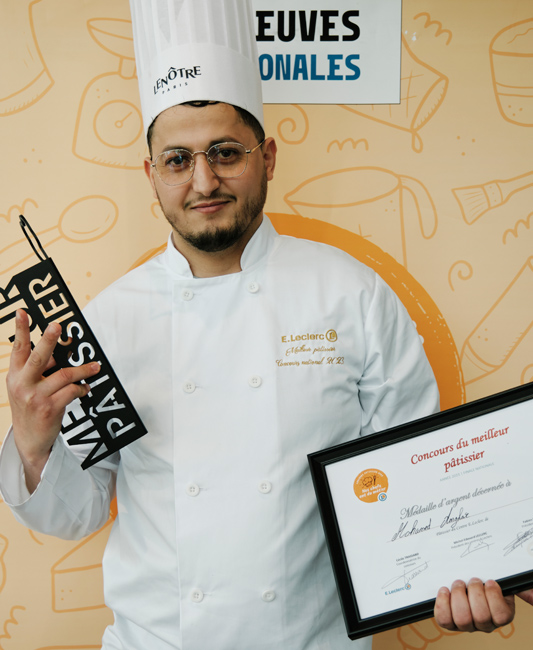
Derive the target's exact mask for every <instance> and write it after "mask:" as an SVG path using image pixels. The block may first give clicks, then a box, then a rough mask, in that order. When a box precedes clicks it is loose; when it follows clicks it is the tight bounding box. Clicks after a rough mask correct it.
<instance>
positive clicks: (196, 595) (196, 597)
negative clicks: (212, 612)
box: [190, 589, 204, 603]
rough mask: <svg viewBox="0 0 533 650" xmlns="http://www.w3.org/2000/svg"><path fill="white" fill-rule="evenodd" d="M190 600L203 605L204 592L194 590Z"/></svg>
mask: <svg viewBox="0 0 533 650" xmlns="http://www.w3.org/2000/svg"><path fill="white" fill-rule="evenodd" d="M190 598H191V600H192V602H193V603H201V602H202V600H203V599H204V592H203V591H202V590H201V589H193V590H192V591H191V596H190Z"/></svg>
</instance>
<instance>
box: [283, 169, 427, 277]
mask: <svg viewBox="0 0 533 650" xmlns="http://www.w3.org/2000/svg"><path fill="white" fill-rule="evenodd" d="M406 193H407V195H409V197H410V199H411V200H412V203H413V204H414V208H415V211H416V215H417V219H418V224H419V228H420V233H421V234H422V237H423V238H424V239H430V238H431V237H433V236H434V234H435V232H436V230H437V224H438V218H437V211H436V209H435V205H434V203H433V200H432V198H431V196H430V194H429V192H428V191H427V189H426V188H425V187H424V185H423V184H422V183H421V182H420V181H418V180H416V179H415V178H411V177H410V176H402V175H399V174H395V173H394V172H392V171H389V170H388V169H383V168H380V167H352V168H349V169H340V170H336V171H333V172H328V173H326V174H321V175H320V176H315V177H314V178H310V179H309V180H307V181H305V182H304V183H302V184H300V185H299V186H298V187H296V188H295V189H294V190H292V191H291V192H289V193H288V194H286V195H285V197H284V198H285V201H286V203H287V204H288V205H289V206H290V207H291V208H292V210H293V211H294V212H295V213H296V214H299V215H301V216H303V217H307V218H310V219H319V220H321V221H325V222H327V223H333V224H335V225H337V226H340V227H341V228H345V229H346V230H350V231H351V232H354V233H355V234H357V235H361V236H362V237H364V238H365V239H369V240H370V241H371V242H372V243H373V244H375V245H376V246H379V247H380V248H381V249H382V250H384V251H385V252H387V253H389V255H391V256H392V257H394V259H396V260H397V261H398V262H400V264H403V266H405V267H406V268H407V266H408V265H407V258H408V251H407V241H406V233H405V214H406V200H405V198H406Z"/></svg>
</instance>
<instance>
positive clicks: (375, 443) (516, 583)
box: [308, 383, 533, 640]
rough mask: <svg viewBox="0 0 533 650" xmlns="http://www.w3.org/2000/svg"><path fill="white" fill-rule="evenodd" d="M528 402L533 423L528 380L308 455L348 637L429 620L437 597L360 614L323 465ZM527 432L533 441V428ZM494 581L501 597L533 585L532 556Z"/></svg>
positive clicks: (532, 395)
mask: <svg viewBox="0 0 533 650" xmlns="http://www.w3.org/2000/svg"><path fill="white" fill-rule="evenodd" d="M527 401H531V411H532V420H531V421H532V423H533V383H528V384H525V385H522V386H519V387H517V388H512V389H510V390H506V391H503V392H501V393H497V394H495V395H491V396H489V397H484V398H481V399H478V400H476V401H473V402H469V403H467V404H463V405H460V406H457V407H455V408H451V409H448V410H445V411H441V412H440V413H436V414H434V415H430V416H428V417H425V418H421V419H419V420H414V421H412V422H409V423H406V424H402V425H400V426H396V427H394V428H391V429H387V430H385V431H381V432H379V433H375V434H371V435H368V436H364V437H361V438H357V439H355V440H353V441H350V442H347V443H343V444H340V445H336V446H334V447H330V448H328V449H324V450H322V451H318V452H315V453H312V454H309V455H308V461H309V467H310V470H311V477H312V480H313V485H314V489H315V493H316V497H317V502H318V508H319V512H320V517H321V520H322V525H323V528H324V533H325V537H326V543H327V547H328V551H329V555H330V559H331V563H332V568H333V573H334V576H335V581H336V584H337V591H338V594H339V598H340V601H341V606H342V611H343V615H344V620H345V624H346V630H347V634H348V636H349V638H350V639H352V640H353V639H358V638H361V637H364V636H368V635H371V634H377V633H380V632H384V631H385V630H389V629H393V628H396V627H400V626H404V625H408V624H410V623H414V622H416V621H419V620H422V619H425V618H430V617H432V616H433V609H434V605H435V598H433V599H430V600H424V601H421V602H419V603H416V604H415V605H410V606H407V607H402V608H400V609H394V610H390V611H386V612H383V613H382V614H379V615H377V616H372V617H369V618H362V617H361V616H360V613H359V606H358V603H357V599H356V596H355V590H354V586H353V582H352V578H351V575H350V570H349V566H348V562H347V557H346V552H345V548H344V544H343V537H342V534H341V531H340V527H339V521H338V519H337V512H336V508H335V503H334V500H333V497H332V494H331V491H330V487H329V482H328V477H327V473H326V468H327V467H328V466H329V465H331V464H332V463H337V462H340V461H344V460H346V459H349V458H352V457H354V456H359V455H361V454H365V453H368V452H370V451H373V450H376V449H379V448H382V447H384V446H387V445H394V444H397V443H399V442H402V441H404V440H408V439H411V438H415V437H417V436H424V435H425V434H428V433H430V432H434V431H438V430H442V429H446V428H448V427H450V426H452V425H454V424H456V423H459V422H463V421H466V420H472V419H475V418H478V417H480V416H482V415H486V414H489V413H492V412H495V411H498V410H501V409H504V408H507V407H512V406H514V405H517V404H522V403H523V402H527ZM531 436H532V442H533V427H532V432H531ZM530 496H531V497H533V481H532V482H531V495H530ZM455 577H457V576H455ZM452 579H453V577H452ZM498 584H499V585H500V587H501V588H502V591H503V593H504V595H507V594H511V593H516V592H519V591H522V590H525V589H529V588H531V587H533V560H532V569H531V571H526V572H523V573H519V574H516V575H510V576H508V577H505V578H503V579H498ZM435 596H436V594H435Z"/></svg>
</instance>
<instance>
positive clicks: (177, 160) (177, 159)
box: [165, 154, 188, 167]
mask: <svg viewBox="0 0 533 650" xmlns="http://www.w3.org/2000/svg"><path fill="white" fill-rule="evenodd" d="M187 163H188V160H187V158H186V157H185V156H183V155H181V154H174V155H172V156H169V157H168V158H167V159H166V160H165V165H167V166H168V167H182V166H183V165H186V164H187Z"/></svg>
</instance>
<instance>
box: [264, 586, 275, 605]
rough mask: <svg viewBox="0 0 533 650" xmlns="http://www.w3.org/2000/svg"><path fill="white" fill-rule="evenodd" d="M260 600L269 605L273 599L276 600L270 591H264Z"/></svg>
mask: <svg viewBox="0 0 533 650" xmlns="http://www.w3.org/2000/svg"><path fill="white" fill-rule="evenodd" d="M261 598H262V599H263V600H264V601H265V603H271V602H272V601H273V600H274V598H276V592H275V591H273V590H272V589H267V590H266V591H263V593H262V594H261Z"/></svg>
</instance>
